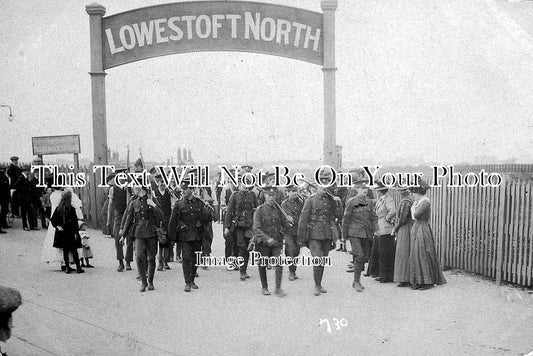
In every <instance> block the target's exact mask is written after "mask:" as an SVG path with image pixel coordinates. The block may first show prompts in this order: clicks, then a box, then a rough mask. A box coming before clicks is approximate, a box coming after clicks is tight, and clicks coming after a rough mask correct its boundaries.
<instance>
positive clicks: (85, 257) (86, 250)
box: [78, 221, 94, 268]
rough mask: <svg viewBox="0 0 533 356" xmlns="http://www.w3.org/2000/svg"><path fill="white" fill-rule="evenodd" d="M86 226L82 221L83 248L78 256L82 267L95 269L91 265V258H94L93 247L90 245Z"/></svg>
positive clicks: (79, 250)
mask: <svg viewBox="0 0 533 356" xmlns="http://www.w3.org/2000/svg"><path fill="white" fill-rule="evenodd" d="M86 230H87V229H86V227H85V224H84V223H83V222H81V221H80V237H81V246H82V247H81V248H80V249H78V254H79V255H80V262H81V266H82V267H86V268H93V267H94V266H92V265H91V264H89V258H93V252H92V251H91V246H90V245H89V234H87V231H86Z"/></svg>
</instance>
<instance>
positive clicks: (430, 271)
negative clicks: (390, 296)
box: [409, 181, 446, 290]
mask: <svg viewBox="0 0 533 356" xmlns="http://www.w3.org/2000/svg"><path fill="white" fill-rule="evenodd" d="M428 188H429V186H428V185H427V183H425V182H423V181H421V182H420V183H419V186H418V187H413V188H411V192H412V193H413V196H414V200H415V202H414V204H413V206H412V207H411V214H412V216H413V219H414V220H415V222H414V224H413V227H412V228H411V252H410V254H409V280H410V282H411V288H412V289H419V290H425V289H429V288H431V287H433V285H434V284H438V285H439V284H445V283H446V279H445V278H444V275H443V274H442V270H441V268H440V265H439V260H438V259H437V252H436V250H435V240H434V239H433V232H432V231H431V227H430V226H429V222H428V221H429V218H430V216H431V203H430V201H429V199H428V198H427V197H426V191H427V190H428Z"/></svg>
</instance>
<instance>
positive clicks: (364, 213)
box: [342, 195, 378, 239]
mask: <svg viewBox="0 0 533 356" xmlns="http://www.w3.org/2000/svg"><path fill="white" fill-rule="evenodd" d="M377 221H378V217H377V216H376V213H375V211H374V202H373V201H372V200H370V199H368V198H367V197H365V196H363V195H357V196H355V197H353V198H351V199H350V200H348V203H347V204H346V209H345V210H344V216H343V218H342V236H343V237H344V238H346V239H347V238H350V237H358V238H360V239H366V238H370V237H372V235H373V234H374V231H376V230H377V229H378V226H377Z"/></svg>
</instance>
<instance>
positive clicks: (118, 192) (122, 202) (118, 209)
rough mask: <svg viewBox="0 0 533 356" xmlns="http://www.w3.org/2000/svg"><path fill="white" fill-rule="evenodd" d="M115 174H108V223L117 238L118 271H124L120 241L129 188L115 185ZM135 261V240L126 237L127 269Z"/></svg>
mask: <svg viewBox="0 0 533 356" xmlns="http://www.w3.org/2000/svg"><path fill="white" fill-rule="evenodd" d="M123 171H125V169H117V170H116V172H117V173H119V172H123ZM114 176H115V174H111V175H109V176H108V182H109V185H111V187H110V188H109V192H108V205H107V209H108V210H107V225H108V226H109V231H110V232H111V236H112V237H113V238H114V239H115V250H116V253H117V261H118V268H117V271H118V272H122V271H124V246H123V245H122V244H121V243H119V241H120V237H121V234H120V226H121V224H122V220H123V219H124V216H125V212H126V209H127V207H128V204H127V202H128V191H127V188H121V187H118V186H116V185H114V183H113V182H114V179H113V178H114ZM132 261H133V241H132V239H130V238H127V239H126V270H128V271H129V270H131V262H132Z"/></svg>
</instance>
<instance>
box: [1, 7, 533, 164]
mask: <svg viewBox="0 0 533 356" xmlns="http://www.w3.org/2000/svg"><path fill="white" fill-rule="evenodd" d="M166 2H167V1H161V2H159V1H148V0H145V1H141V0H130V1H118V0H102V2H101V4H102V5H104V6H105V7H106V9H107V13H106V15H112V14H116V13H119V12H123V11H127V10H131V9H135V8H138V7H144V6H150V5H156V4H160V3H166ZM275 3H276V4H282V5H289V6H294V7H300V8H304V9H309V10H313V11H318V12H320V11H321V10H320V1H319V0H307V1H304V0H276V2H275ZM87 4H89V1H43V2H36V1H29V0H7V1H6V0H2V9H3V10H2V12H0V61H1V65H0V78H1V81H0V104H7V105H10V106H11V107H12V109H13V115H14V116H15V120H14V121H13V122H9V121H8V120H7V115H8V111H7V110H6V109H4V108H0V133H1V134H0V155H1V156H0V161H7V160H8V159H9V157H10V156H11V155H14V154H16V155H18V156H19V157H21V160H23V161H24V160H26V161H27V160H30V159H31V158H32V148H31V137H33V136H47V135H66V134H80V137H81V155H80V156H81V157H82V158H88V159H92V155H93V153H92V140H93V138H92V116H91V115H92V114H91V90H90V77H89V74H88V72H89V69H90V57H89V55H90V54H89V17H88V15H87V13H86V12H85V5H87ZM532 36H533V2H502V1H491V0H486V1H476V0H469V1H451V0H438V1H428V0H420V1H417V0H395V1H385V0H367V1H348V0H339V7H338V9H337V12H336V64H337V67H338V70H337V72H336V82H337V85H336V104H337V105H336V112H337V144H339V145H342V146H343V159H344V160H345V161H351V162H360V163H361V164H364V163H365V162H364V161H365V160H367V161H372V162H380V161H384V162H385V161H386V162H395V161H397V162H401V163H403V164H405V163H406V162H409V163H411V164H412V165H417V164H419V163H421V162H436V163H442V164H450V163H460V162H474V161H475V160H476V159H479V157H493V158H495V159H498V160H508V159H515V160H516V161H517V162H521V163H532V161H533V120H531V117H533V115H532V114H533V100H531V98H532V97H533V39H532ZM106 104H107V130H108V145H109V147H110V148H111V149H112V150H116V151H118V152H119V153H120V154H121V156H125V153H126V146H127V145H129V146H130V148H131V150H132V155H134V156H135V155H136V153H137V152H138V150H139V149H142V152H143V155H144V158H145V159H146V160H150V161H166V159H167V158H170V157H174V158H175V157H176V156H177V148H178V147H187V148H190V149H191V150H192V155H193V158H194V159H195V163H202V162H209V163H212V162H232V163H242V162H245V161H246V160H248V161H261V160H266V161H273V160H274V161H275V160H279V161H280V163H282V162H283V160H294V159H309V160H317V159H321V158H322V142H323V74H322V71H321V68H320V66H317V65H314V64H310V63H306V62H302V61H297V60H292V59H287V58H282V57H275V56H269V55H263V54H253V53H237V52H206V53H188V54H178V55H170V56H164V57H158V58H153V59H148V60H144V61H139V62H134V63H130V64H126V65H123V66H120V67H116V68H111V69H108V70H107V76H106Z"/></svg>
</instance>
